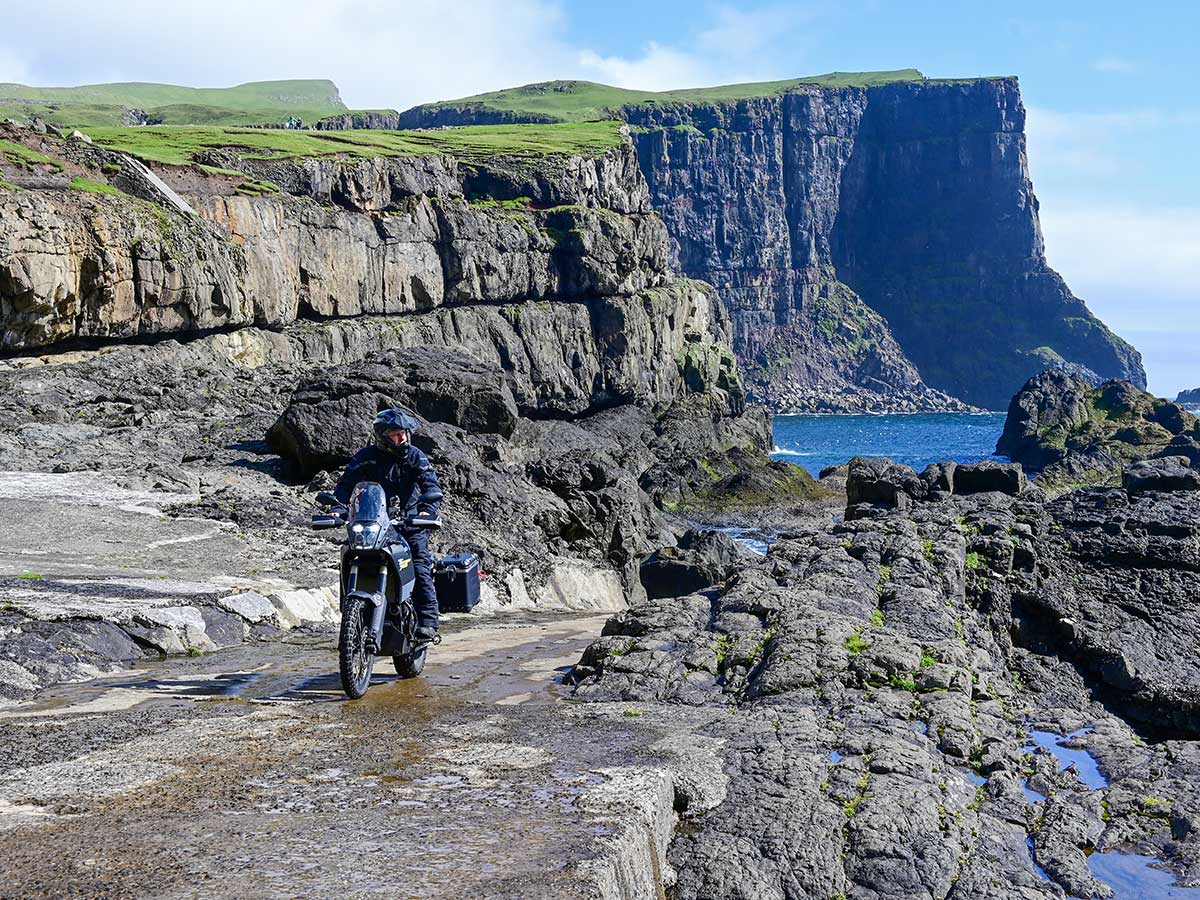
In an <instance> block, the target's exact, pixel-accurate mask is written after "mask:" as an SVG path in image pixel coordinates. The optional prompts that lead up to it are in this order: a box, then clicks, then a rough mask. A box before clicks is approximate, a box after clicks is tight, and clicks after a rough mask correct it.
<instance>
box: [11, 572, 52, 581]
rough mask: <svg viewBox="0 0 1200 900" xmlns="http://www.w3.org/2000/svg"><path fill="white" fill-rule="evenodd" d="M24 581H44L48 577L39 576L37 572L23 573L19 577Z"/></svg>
mask: <svg viewBox="0 0 1200 900" xmlns="http://www.w3.org/2000/svg"><path fill="white" fill-rule="evenodd" d="M17 577H18V578H19V579H21V580H22V581H44V580H45V578H46V576H45V575H39V574H38V573H37V572H22V573H21V574H20V575H18V576H17Z"/></svg>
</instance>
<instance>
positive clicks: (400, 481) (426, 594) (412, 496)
mask: <svg viewBox="0 0 1200 900" xmlns="http://www.w3.org/2000/svg"><path fill="white" fill-rule="evenodd" d="M419 427H420V422H418V421H417V419H416V417H415V416H413V415H412V413H410V412H409V411H408V410H406V409H385V410H384V411H383V412H381V413H380V414H379V415H377V416H376V417H375V421H374V422H372V423H371V429H372V431H373V432H374V433H375V442H374V443H373V444H370V445H368V446H366V447H363V448H362V449H361V450H359V451H358V452H357V453H355V454H354V456H353V457H352V458H351V459H350V462H349V463H347V465H346V471H345V472H343V473H342V477H341V480H340V481H338V483H337V487H336V488H334V490H333V493H334V496H335V497H337V499H338V502H340V503H342V504H346V503H349V502H350V495H351V493H352V492H353V491H354V487H355V485H357V484H358V483H359V482H361V481H374V482H376V483H378V484H380V485H382V486H383V489H384V491H385V492H386V493H387V498H388V512H389V514H390V515H391V516H392V518H393V519H409V518H417V519H436V518H437V515H438V511H439V510H440V509H441V506H442V488H441V485H440V484H439V483H438V477H437V472H435V471H434V470H433V466H431V465H430V464H429V460H428V459H427V458H426V456H425V454H424V453H422V452H421V451H420V450H418V449H417V448H416V447H414V446H413V445H412V433H413V432H414V431H415V430H416V429H417V428H419ZM401 533H402V534H403V535H404V538H405V539H406V540H407V541H408V546H409V548H410V549H411V550H412V560H413V573H414V574H415V575H416V583H415V584H414V585H413V608H414V610H415V611H416V614H417V630H416V632H415V636H416V638H417V640H418V641H420V642H422V643H428V642H430V641H432V640H434V638H436V637H437V633H438V601H437V592H436V591H435V589H434V586H433V558H432V557H431V556H430V554H429V531H428V529H425V528H414V529H404V530H403V531H402V532H401Z"/></svg>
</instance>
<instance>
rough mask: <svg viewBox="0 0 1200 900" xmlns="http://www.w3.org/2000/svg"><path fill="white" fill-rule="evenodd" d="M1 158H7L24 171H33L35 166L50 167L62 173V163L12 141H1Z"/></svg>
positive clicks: (10, 162)
mask: <svg viewBox="0 0 1200 900" xmlns="http://www.w3.org/2000/svg"><path fill="white" fill-rule="evenodd" d="M0 156H3V157H5V159H6V160H7V161H8V163H9V164H11V165H14V166H20V167H21V168H22V169H32V168H33V167H34V166H49V167H50V168H51V169H53V170H54V171H55V172H61V171H62V163H60V162H59V161H58V160H57V159H53V158H51V157H49V156H47V155H46V154H44V153H38V152H37V151H36V150H30V149H29V148H28V147H22V146H21V145H20V144H14V143H13V142H12V141H4V140H0Z"/></svg>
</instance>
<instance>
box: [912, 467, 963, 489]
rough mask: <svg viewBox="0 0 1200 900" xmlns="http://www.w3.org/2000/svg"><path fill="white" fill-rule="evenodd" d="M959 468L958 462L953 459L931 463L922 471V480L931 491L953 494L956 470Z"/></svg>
mask: <svg viewBox="0 0 1200 900" xmlns="http://www.w3.org/2000/svg"><path fill="white" fill-rule="evenodd" d="M957 468H958V464H957V463H955V462H953V461H949V462H939V463H930V464H929V465H928V466H926V467H925V470H924V471H923V472H921V481H922V482H924V484H925V486H926V488H927V489H928V490H929V491H941V492H943V493H947V494H953V493H954V472H955V470H956V469H957Z"/></svg>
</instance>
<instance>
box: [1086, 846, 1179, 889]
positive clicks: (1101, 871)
mask: <svg viewBox="0 0 1200 900" xmlns="http://www.w3.org/2000/svg"><path fill="white" fill-rule="evenodd" d="M1155 862H1158V860H1156V859H1155V858H1154V857H1153V856H1139V855H1138V854H1136V853H1121V852H1118V851H1116V850H1112V851H1110V852H1108V853H1093V854H1092V855H1091V856H1089V857H1088V868H1090V869H1091V870H1092V874H1093V875H1095V876H1096V877H1097V878H1099V879H1100V880H1101V881H1103V882H1104V883H1105V884H1107V885H1108V886H1109V887H1111V888H1112V889H1113V895H1114V900H1164V898H1169V897H1171V898H1182V897H1186V898H1190V900H1195V898H1200V888H1186V887H1176V886H1175V885H1174V884H1173V882H1174V881H1175V876H1173V875H1172V874H1171V873H1170V872H1164V871H1163V870H1162V869H1154V868H1151V864H1152V863H1155Z"/></svg>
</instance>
